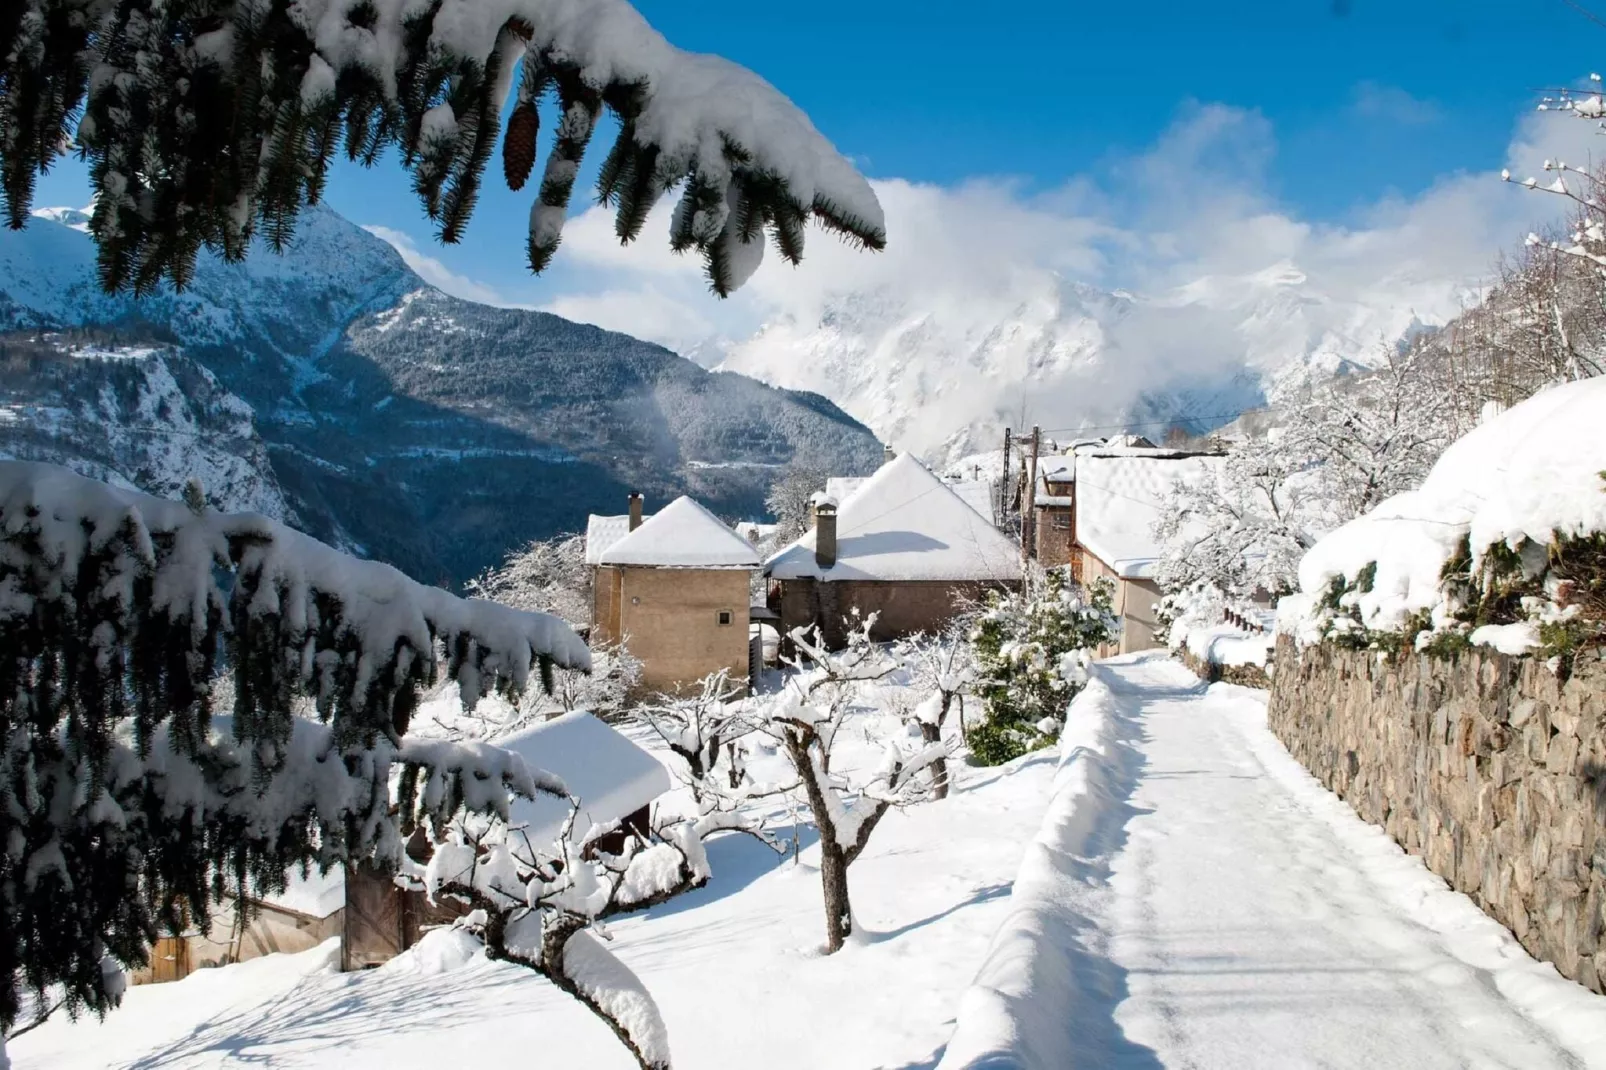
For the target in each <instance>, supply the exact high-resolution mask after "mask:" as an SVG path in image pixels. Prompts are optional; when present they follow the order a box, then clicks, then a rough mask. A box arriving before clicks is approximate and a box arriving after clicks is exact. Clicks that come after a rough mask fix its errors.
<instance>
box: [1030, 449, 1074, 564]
mask: <svg viewBox="0 0 1606 1070" xmlns="http://www.w3.org/2000/svg"><path fill="white" fill-rule="evenodd" d="M1075 487H1076V457H1075V456H1074V455H1072V456H1069V457H1039V458H1038V460H1037V487H1036V490H1035V492H1034V494H1033V499H1032V508H1033V514H1032V541H1033V548H1032V550H1033V552H1032V556H1033V557H1035V558H1036V559H1037V561H1038V563H1039V564H1041V565H1042V566H1043V567H1044V568H1058V567H1060V566H1062V565H1068V564H1070V563H1071V519H1072V514H1073V511H1074V509H1073V507H1074V505H1075V499H1074V498H1073V497H1072V495H1073V493H1074V492H1075Z"/></svg>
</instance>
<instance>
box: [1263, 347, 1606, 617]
mask: <svg viewBox="0 0 1606 1070" xmlns="http://www.w3.org/2000/svg"><path fill="white" fill-rule="evenodd" d="M1603 414H1606V377H1602V378H1596V379H1585V380H1582V381H1580V382H1576V383H1566V384H1562V385H1558V386H1553V387H1550V388H1549V389H1547V390H1543V391H1541V392H1540V393H1538V394H1536V395H1534V396H1533V397H1531V398H1529V399H1528V400H1526V401H1524V402H1522V403H1521V404H1519V405H1515V406H1513V407H1512V408H1510V409H1507V410H1506V411H1505V412H1503V413H1500V414H1499V415H1497V416H1495V417H1493V418H1492V419H1490V420H1488V421H1487V422H1486V423H1484V424H1482V425H1480V426H1479V427H1478V428H1476V429H1475V430H1473V431H1471V432H1470V433H1468V434H1467V435H1466V436H1464V437H1463V438H1461V439H1459V440H1458V441H1456V442H1455V443H1454V444H1452V445H1451V446H1450V448H1449V449H1447V450H1445V451H1444V455H1443V456H1441V457H1440V458H1439V460H1438V462H1437V463H1436V464H1435V465H1434V466H1433V470H1432V471H1431V472H1429V473H1428V476H1427V478H1426V479H1425V480H1423V482H1422V486H1421V487H1420V488H1419V489H1417V490H1414V491H1407V492H1406V493H1404V494H1397V495H1395V496H1394V497H1392V498H1390V499H1388V500H1387V501H1385V502H1383V503H1382V504H1381V505H1379V506H1378V507H1377V508H1375V509H1373V510H1372V511H1371V512H1370V513H1367V514H1366V515H1364V516H1361V517H1358V518H1356V519H1355V520H1352V521H1350V522H1349V523H1347V524H1345V525H1344V526H1343V527H1341V528H1339V529H1338V530H1337V531H1334V532H1332V533H1331V534H1330V535H1328V536H1327V537H1326V538H1324V539H1322V540H1321V541H1320V542H1318V543H1317V544H1316V545H1315V546H1314V547H1312V548H1311V550H1310V552H1309V553H1307V554H1306V555H1305V558H1304V560H1303V561H1301V562H1300V566H1299V585H1300V591H1299V593H1298V594H1296V595H1292V596H1290V597H1288V598H1285V599H1283V600H1282V602H1281V603H1280V604H1279V607H1278V621H1279V627H1280V628H1282V629H1283V630H1285V631H1289V632H1291V633H1293V634H1294V635H1295V636H1296V637H1298V638H1300V639H1301V640H1302V641H1310V640H1313V639H1315V638H1318V637H1319V636H1320V633H1321V619H1320V618H1321V610H1320V600H1321V597H1322V595H1323V594H1324V593H1325V592H1326V591H1327V589H1328V587H1329V585H1330V584H1331V583H1332V581H1333V580H1334V579H1335V578H1337V577H1342V578H1343V579H1344V581H1345V582H1346V584H1350V583H1354V582H1355V579H1356V577H1357V576H1358V575H1359V574H1360V573H1361V571H1362V570H1363V569H1365V568H1366V567H1367V565H1369V564H1372V563H1374V562H1375V563H1376V565H1377V572H1376V575H1375V577H1374V578H1373V581H1372V588H1371V590H1370V591H1367V592H1363V593H1357V595H1356V598H1355V605H1356V608H1357V610H1358V611H1359V613H1360V619H1361V623H1362V624H1364V625H1365V626H1366V627H1368V628H1371V629H1375V630H1380V631H1387V630H1394V629H1398V628H1399V627H1400V626H1401V625H1402V624H1403V623H1404V621H1405V619H1406V617H1408V616H1409V615H1411V614H1412V613H1415V612H1418V611H1421V610H1430V611H1433V612H1434V615H1435V618H1436V619H1435V622H1436V623H1440V622H1442V620H1443V619H1444V617H1445V614H1446V609H1447V607H1446V606H1445V605H1444V601H1443V592H1442V591H1441V589H1440V582H1439V576H1440V572H1441V570H1442V569H1443V567H1444V563H1445V561H1446V560H1448V559H1449V557H1450V556H1451V555H1452V554H1453V553H1454V551H1455V549H1456V546H1457V545H1458V544H1459V543H1460V541H1461V540H1462V538H1467V539H1468V540H1469V543H1470V546H1471V549H1472V555H1473V560H1474V567H1476V564H1477V562H1478V561H1481V559H1482V558H1483V556H1484V554H1485V553H1486V552H1487V551H1488V549H1489V548H1490V547H1491V546H1494V545H1496V544H1497V543H1505V544H1506V545H1507V546H1510V547H1511V548H1513V549H1516V548H1517V547H1518V546H1519V545H1520V544H1521V543H1522V542H1523V541H1524V540H1528V541H1531V542H1532V543H1534V544H1535V545H1537V546H1541V547H1542V546H1548V545H1549V544H1550V543H1551V542H1552V541H1554V539H1555V537H1556V535H1557V534H1558V533H1559V534H1562V535H1567V536H1577V535H1583V534H1587V533H1590V532H1600V531H1606V480H1603V479H1602V475H1601V473H1602V472H1606V418H1603Z"/></svg>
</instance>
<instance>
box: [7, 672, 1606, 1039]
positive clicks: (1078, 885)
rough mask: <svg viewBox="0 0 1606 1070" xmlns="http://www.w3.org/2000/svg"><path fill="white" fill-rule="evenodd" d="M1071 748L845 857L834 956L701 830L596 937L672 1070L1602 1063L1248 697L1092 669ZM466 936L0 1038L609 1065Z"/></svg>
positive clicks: (270, 966) (184, 989) (1581, 1016)
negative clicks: (651, 998)
mask: <svg viewBox="0 0 1606 1070" xmlns="http://www.w3.org/2000/svg"><path fill="white" fill-rule="evenodd" d="M1065 742H1066V745H1065V746H1064V747H1062V748H1061V751H1060V752H1059V753H1055V752H1052V751H1051V752H1045V753H1041V754H1038V755H1033V756H1030V757H1028V758H1025V759H1022V760H1021V761H1019V762H1017V763H1015V764H1014V765H1012V766H1008V767H1004V768H1002V769H998V770H975V769H961V770H960V775H961V779H960V782H959V785H958V788H957V790H956V792H955V793H954V795H953V797H951V798H950V799H948V800H946V801H944V802H938V803H929V804H925V805H922V806H917V807H914V808H911V809H909V810H907V811H905V812H902V813H896V814H893V815H891V816H890V817H889V818H888V819H887V822H886V823H885V824H884V825H883V826H882V828H881V829H879V830H878V831H877V833H876V835H875V838H874V839H873V840H872V841H871V844H870V847H869V849H868V851H867V852H866V853H865V855H864V857H863V858H862V859H861V860H860V861H859V862H858V863H856V864H855V865H854V867H853V869H852V870H851V872H850V880H851V882H852V887H853V893H854V905H855V908H856V914H857V917H858V921H859V923H860V926H861V929H862V930H863V931H862V933H861V935H860V936H859V937H857V938H855V940H854V941H853V943H851V944H850V945H849V946H848V947H847V948H845V949H844V950H843V951H842V952H841V953H839V954H837V955H835V956H832V957H828V958H827V957H821V956H819V955H818V954H816V952H815V950H814V949H815V948H816V947H817V946H818V944H819V943H820V941H821V935H822V926H823V915H822V907H821V901H820V889H819V882H818V877H817V874H816V873H815V872H814V870H813V868H812V865H811V862H812V858H813V855H814V853H815V852H814V851H813V850H811V849H809V848H805V849H804V851H803V852H802V859H801V863H800V864H795V865H794V864H793V862H792V861H791V860H790V859H788V860H786V861H784V862H781V863H779V864H777V862H776V860H775V858H774V856H773V855H772V854H770V853H769V851H768V850H767V849H766V848H764V847H762V846H760V845H759V844H757V843H756V842H754V841H752V840H750V839H747V838H742V837H733V838H729V839H724V840H718V841H715V843H714V844H713V847H712V851H711V855H712V860H713V863H714V874H715V875H714V879H713V882H712V883H711V884H710V885H709V887H707V888H705V889H703V890H701V891H698V892H695V893H692V894H690V895H688V896H686V897H684V898H682V899H679V900H676V901H674V902H673V903H671V904H669V905H668V906H667V907H664V908H661V909H659V910H655V911H653V912H651V913H650V914H648V915H646V916H643V917H639V918H632V919H628V920H625V921H622V922H620V923H617V924H615V925H613V926H612V932H613V933H614V935H615V937H616V947H617V949H618V952H619V954H620V955H621V957H623V958H624V959H625V961H626V962H628V963H629V964H630V965H631V966H632V967H633V968H634V969H636V970H637V971H638V972H639V973H640V974H641V976H642V978H643V979H644V980H645V982H646V983H647V985H648V987H649V988H650V989H651V990H652V992H653V993H654V995H655V996H656V997H657V999H658V1000H659V1002H660V1004H661V1005H662V1007H663V1011H664V1016H665V1019H666V1021H667V1023H668V1027H669V1031H670V1039H671V1043H672V1046H673V1048H674V1052H675V1065H676V1066H677V1067H681V1068H689V1070H699V1068H700V1070H715V1068H718V1070H727V1068H736V1067H742V1068H745V1067H763V1068H766V1070H768V1068H774V1070H789V1068H798V1070H803V1068H809V1070H817V1068H821V1067H832V1068H836V1067H841V1068H844V1070H860V1068H864V1070H869V1068H896V1070H914V1068H917V1067H927V1068H930V1067H933V1066H935V1065H936V1064H937V1062H939V1061H941V1062H942V1063H943V1065H944V1066H945V1067H961V1066H963V1067H980V1066H983V1065H985V1066H988V1067H991V1068H994V1070H1001V1068H1015V1067H1021V1068H1026V1067H1031V1068H1041V1070H1063V1068H1066V1067H1073V1066H1074V1067H1082V1066H1088V1067H1100V1068H1103V1067H1143V1068H1154V1067H1161V1066H1165V1067H1209V1068H1217V1067H1219V1068H1224V1070H1225V1068H1239V1067H1267V1068H1278V1070H1281V1068H1285V1067H1316V1066H1321V1067H1355V1068H1362V1067H1365V1068H1372V1067H1410V1068H1412V1070H1418V1068H1434V1067H1446V1068H1448V1067H1510V1068H1515V1070H1547V1068H1552V1067H1596V1066H1600V1067H1606V999H1602V998H1600V997H1597V996H1593V995H1590V994H1589V993H1588V992H1586V991H1585V990H1584V989H1583V988H1581V987H1579V986H1577V985H1574V984H1571V983H1570V982H1567V981H1564V980H1562V979H1561V978H1560V976H1559V975H1557V974H1556V973H1555V972H1554V970H1552V969H1551V968H1550V967H1548V966H1544V965H1541V964H1538V963H1535V962H1534V961H1533V960H1532V959H1531V958H1529V957H1528V956H1527V955H1526V954H1525V953H1524V952H1523V951H1522V949H1521V948H1520V947H1519V946H1518V945H1517V944H1516V942H1515V941H1514V940H1513V939H1512V938H1511V937H1510V935H1509V934H1507V933H1506V932H1505V930H1503V929H1501V928H1500V927H1499V926H1497V925H1496V924H1495V923H1494V922H1492V921H1490V920H1489V919H1488V918H1486V917H1485V916H1484V915H1483V914H1481V913H1480V912H1479V911H1477V909H1476V908H1475V907H1473V906H1472V904H1471V903H1470V901H1468V900H1467V899H1465V898H1464V897H1462V896H1459V895H1456V894H1454V893H1452V892H1450V891H1448V890H1447V889H1446V888H1445V887H1444V885H1443V883H1442V882H1441V881H1439V880H1438V879H1437V878H1435V877H1433V876H1431V875H1430V874H1429V873H1428V872H1427V871H1426V870H1425V869H1424V868H1423V867H1422V866H1421V865H1420V863H1418V862H1417V861H1416V860H1415V859H1413V858H1410V857H1408V856H1406V855H1405V854H1404V853H1403V852H1401V851H1400V850H1399V849H1398V848H1397V847H1395V846H1394V845H1393V844H1392V843H1391V842H1390V841H1389V840H1388V839H1387V838H1386V837H1385V836H1384V835H1383V834H1382V833H1381V832H1379V831H1377V830H1375V829H1373V828H1371V827H1370V826H1367V825H1365V824H1364V823H1362V822H1361V821H1360V820H1359V819H1357V818H1356V817H1355V816H1354V814H1353V813H1352V812H1351V811H1350V810H1349V809H1348V808H1347V807H1346V806H1345V805H1344V804H1343V803H1342V802H1340V801H1339V800H1337V799H1336V798H1334V797H1333V796H1332V795H1330V794H1329V793H1327V792H1326V791H1324V790H1322V789H1321V788H1320V787H1319V786H1318V785H1317V784H1316V782H1315V781H1314V779H1313V778H1311V777H1310V776H1309V775H1308V774H1306V773H1305V772H1304V771H1303V770H1302V769H1300V768H1299V767H1298V765H1297V764H1295V763H1294V762H1293V760H1292V759H1291V758H1289V757H1288V755H1287V753H1286V752H1285V751H1284V750H1283V749H1282V747H1281V746H1280V745H1279V744H1278V743H1277V742H1276V740H1275V739H1274V738H1273V737H1272V736H1271V735H1270V733H1269V732H1268V731H1267V730H1266V727H1265V709H1264V696H1263V695H1261V694H1260V693H1258V692H1253V691H1247V690H1244V689H1241V688H1234V687H1230V686H1227V685H1215V686H1213V687H1209V688H1206V687H1204V686H1203V685H1201V684H1199V683H1198V682H1197V681H1196V680H1194V679H1193V678H1192V677H1191V676H1190V675H1189V674H1188V673H1187V672H1186V671H1185V670H1183V669H1182V668H1181V667H1180V666H1178V665H1176V664H1175V663H1174V662H1172V661H1169V660H1167V659H1165V658H1163V657H1158V656H1154V655H1147V656H1145V655H1139V656H1136V657H1132V658H1123V659H1116V660H1115V661H1113V662H1108V663H1105V664H1104V665H1103V666H1102V667H1100V668H1099V669H1098V670H1096V678H1095V682H1094V684H1093V685H1092V686H1091V687H1090V688H1089V690H1088V691H1087V692H1086V693H1085V694H1084V696H1082V698H1080V699H1079V700H1078V702H1077V703H1076V705H1075V706H1074V707H1073V710H1072V716H1071V718H1070V720H1069V722H1068V725H1067V732H1066V741H1065ZM858 757H859V758H861V759H862V758H863V757H865V755H863V754H860V755H858ZM1045 813H1046V815H1047V817H1046V820H1045ZM805 842H807V839H805ZM1023 855H1025V856H1026V861H1025V864H1024V866H1023V865H1022V856H1023ZM1017 873H1019V878H1020V879H1019V881H1018V883H1017V881H1016V877H1017ZM1012 887H1013V892H1014V894H1013V895H1012V894H1011V893H1012ZM995 933H997V934H999V935H998V939H997V940H996V941H995V940H994V934H995ZM1023 936H1024V937H1027V938H1031V939H1026V940H1025V942H1024V943H1023ZM468 950H469V949H466V948H464V947H463V946H461V945H460V944H457V943H455V942H454V941H453V940H451V939H431V940H429V941H426V943H425V944H424V945H421V948H420V949H418V950H415V952H413V953H412V954H410V955H408V956H404V957H403V958H402V959H398V960H396V961H395V962H394V963H392V964H390V965H388V966H386V967H383V968H381V969H379V970H376V971H373V972H370V973H365V974H344V975H343V974H339V973H335V972H332V970H331V968H330V963H331V962H332V956H333V948H332V946H326V947H325V948H324V949H322V950H319V951H312V952H308V953H306V954H303V955H299V956H273V957H270V958H268V959H262V960H257V961H255V962H249V963H245V964H243V965H240V966H232V967H227V968H225V969H222V970H217V971H206V972H202V973H199V974H197V975H195V976H193V977H191V978H190V979H188V980H186V981H183V982H180V983H177V984H172V985H160V986H148V987H142V988H136V989H133V990H131V991H130V993H129V995H128V997H127V1000H126V1001H125V1003H124V1006H123V1007H122V1008H121V1009H120V1010H118V1011H116V1012H114V1013H113V1014H112V1015H111V1016H109V1017H108V1018H107V1019H106V1021H105V1022H104V1023H95V1022H94V1021H83V1022H79V1023H76V1024H72V1023H68V1022H66V1021H52V1022H50V1023H48V1024H46V1025H45V1026H44V1027H43V1028H41V1029H39V1030H37V1031H35V1032H33V1033H30V1034H28V1035H26V1036H24V1037H22V1038H20V1039H19V1040H17V1041H16V1042H15V1045H14V1047H13V1048H12V1055H13V1058H14V1059H15V1062H16V1065H17V1066H18V1067H20V1068H24V1070H31V1068H33V1067H51V1068H57V1067H59V1068H63V1070H70V1068H75V1067H96V1068H99V1067H241V1066H246V1065H250V1066H258V1067H267V1068H271V1070H281V1068H290V1067H311V1066H320V1067H321V1066H340V1067H359V1068H360V1067H386V1068H390V1067H415V1066H416V1067H426V1066H427V1067H439V1066H457V1065H478V1064H479V1063H482V1062H483V1063H485V1064H487V1065H489V1064H491V1063H493V1062H495V1063H498V1064H500V1063H501V1062H504V1061H507V1060H510V1059H517V1060H519V1061H521V1062H528V1063H529V1064H531V1065H540V1066H561V1067H586V1068H588V1070H589V1068H597V1070H611V1068H616V1067H617V1068H619V1070H625V1068H627V1067H629V1066H630V1065H631V1063H630V1060H629V1059H628V1057H627V1056H626V1054H625V1052H624V1050H623V1049H622V1048H621V1047H620V1046H619V1045H618V1043H617V1042H616V1041H615V1040H614V1039H613V1037H612V1036H611V1035H610V1034H609V1033H608V1032H607V1030H606V1028H605V1027H604V1026H602V1025H601V1024H600V1023H599V1022H598V1021H597V1020H596V1019H594V1018H592V1017H591V1016H590V1015H589V1014H588V1013H587V1012H585V1011H584V1010H583V1009H581V1008H580V1007H579V1006H578V1005H576V1004H574V1003H573V1002H571V1001H570V1000H569V999H568V998H567V997H565V996H563V995H561V994H560V993H558V992H557V991H556V990H555V989H553V988H552V987H551V986H550V985H548V984H547V983H546V982H544V981H542V980H541V979H540V978H537V977H535V976H534V975H532V974H530V973H529V972H527V971H525V970H523V969H520V968H517V967H512V966H503V965H497V964H493V963H490V962H487V961H485V960H484V959H483V958H479V957H477V956H476V955H473V954H470V953H467V952H468ZM421 952H422V953H421ZM978 967H980V969H981V973H980V977H979V981H980V982H981V983H980V984H978V985H977V986H975V987H970V988H968V990H967V986H969V985H970V982H971V981H972V979H973V978H977V971H978ZM443 970H449V971H450V972H449V973H446V974H445V975H442V974H441V972H440V971H443ZM962 996H963V998H961V997H962ZM956 1013H957V1014H958V1015H959V1017H960V1018H961V1019H962V1021H961V1024H960V1028H959V1032H958V1034H957V1035H954V1027H955V1016H956ZM951 1036H952V1037H953V1041H952V1044H951V1045H950V1037H951ZM989 1060H991V1061H989Z"/></svg>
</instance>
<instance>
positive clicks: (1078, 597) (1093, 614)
mask: <svg viewBox="0 0 1606 1070" xmlns="http://www.w3.org/2000/svg"><path fill="white" fill-rule="evenodd" d="M1113 595H1114V590H1113V588H1112V585H1111V584H1110V583H1109V581H1107V580H1100V581H1098V582H1096V583H1094V584H1093V585H1092V586H1091V587H1090V588H1088V589H1087V590H1085V591H1084V590H1083V589H1081V588H1080V587H1078V586H1077V585H1076V584H1075V583H1074V582H1073V581H1072V580H1071V578H1070V573H1069V570H1068V569H1063V568H1060V569H1050V570H1047V571H1046V572H1033V573H1030V574H1028V576H1027V579H1026V581H1025V584H1024V585H1023V587H1022V589H1021V590H1020V591H1010V592H1004V593H999V592H994V593H992V594H991V595H989V596H988V599H987V602H986V604H985V605H983V606H982V607H981V608H980V609H979V610H978V611H977V613H976V614H975V617H974V619H973V621H972V623H971V631H970V641H971V645H972V646H973V648H974V650H975V659H976V685H975V692H976V694H977V695H978V697H980V698H981V700H982V702H983V703H984V705H985V709H986V714H985V716H984V718H983V719H982V721H981V723H979V724H977V725H975V726H973V727H971V728H970V730H969V731H968V732H967V733H966V743H967V744H968V745H969V747H970V752H971V754H972V755H973V756H974V757H975V758H976V760H977V761H979V762H981V763H982V764H983V765H998V764H1000V763H1002V762H1007V761H1009V760H1011V759H1013V758H1018V757H1020V756H1021V755H1022V754H1025V753H1027V752H1028V751H1032V750H1036V749H1038V748H1039V747H1046V746H1049V745H1050V744H1052V743H1053V742H1054V740H1055V739H1056V738H1057V733H1058V731H1059V728H1060V723H1061V718H1062V717H1063V716H1064V713H1065V707H1066V706H1067V705H1068V704H1069V703H1070V700H1071V699H1072V698H1074V697H1075V696H1076V693H1077V692H1078V691H1080V690H1081V688H1082V685H1083V684H1084V683H1086V674H1085V672H1083V671H1082V668H1083V665H1084V662H1085V659H1086V658H1087V657H1088V656H1090V655H1091V653H1092V652H1093V651H1096V650H1097V649H1098V648H1099V647H1101V646H1103V645H1105V644H1107V643H1111V642H1114V641H1115V639H1116V638H1117V637H1118V636H1119V634H1120V622H1119V621H1118V620H1117V618H1116V616H1115V614H1114V612H1113V611H1112V610H1111V601H1112V598H1113Z"/></svg>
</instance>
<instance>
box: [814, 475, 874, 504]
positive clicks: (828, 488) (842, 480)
mask: <svg viewBox="0 0 1606 1070" xmlns="http://www.w3.org/2000/svg"><path fill="white" fill-rule="evenodd" d="M869 481H870V477H869V476H832V477H831V478H830V479H827V480H826V481H825V493H826V494H827V495H829V496H830V497H832V498H834V499H836V500H837V501H838V502H845V501H847V500H848V499H849V498H851V497H853V492H854V491H856V490H858V489H859V488H860V487H862V486H864V485H865V484H866V483H868V482H869Z"/></svg>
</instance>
